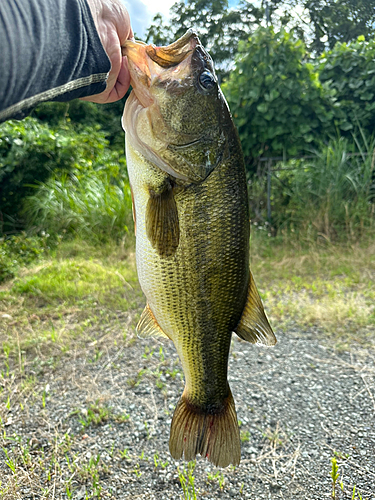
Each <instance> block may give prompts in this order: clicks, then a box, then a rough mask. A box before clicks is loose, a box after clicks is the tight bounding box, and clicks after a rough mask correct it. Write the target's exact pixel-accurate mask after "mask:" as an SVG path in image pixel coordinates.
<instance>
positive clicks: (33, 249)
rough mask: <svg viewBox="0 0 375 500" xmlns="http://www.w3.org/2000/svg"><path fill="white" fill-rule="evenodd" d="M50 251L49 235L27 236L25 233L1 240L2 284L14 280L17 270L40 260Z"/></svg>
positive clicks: (0, 263)
mask: <svg viewBox="0 0 375 500" xmlns="http://www.w3.org/2000/svg"><path fill="white" fill-rule="evenodd" d="M48 250H49V235H43V236H41V237H38V236H34V237H29V236H26V234H25V233H21V234H18V235H13V236H10V237H8V238H6V239H5V238H0V283H1V282H2V281H5V280H6V279H10V278H14V276H15V275H16V272H17V270H18V269H19V268H20V267H22V266H27V265H29V264H31V263H32V262H34V261H35V260H38V259H39V258H40V257H41V256H42V255H44V254H45V253H46V252H47V251H48Z"/></svg>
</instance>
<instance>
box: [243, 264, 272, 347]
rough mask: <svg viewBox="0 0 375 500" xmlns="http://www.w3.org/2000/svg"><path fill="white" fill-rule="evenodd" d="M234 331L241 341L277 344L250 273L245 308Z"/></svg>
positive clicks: (268, 344)
mask: <svg viewBox="0 0 375 500" xmlns="http://www.w3.org/2000/svg"><path fill="white" fill-rule="evenodd" d="M234 331H235V332H236V333H237V335H238V336H239V337H240V338H241V339H243V340H247V341H248V342H251V343H252V344H263V345H267V346H272V345H275V344H276V342H277V340H276V337H275V335H274V333H273V331H272V328H271V325H270V324H269V322H268V319H267V316H266V313H265V312H264V309H263V304H262V300H261V298H260V296H259V292H258V290H257V287H256V284H255V281H254V278H253V275H252V274H251V272H250V283H249V288H248V291H247V301H246V304H245V308H244V310H243V312H242V316H241V319H240V321H239V323H238V325H237V327H236V328H235V330H234Z"/></svg>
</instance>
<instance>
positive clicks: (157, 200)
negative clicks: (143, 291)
mask: <svg viewBox="0 0 375 500" xmlns="http://www.w3.org/2000/svg"><path fill="white" fill-rule="evenodd" d="M146 234H147V237H148V239H149V240H150V243H151V245H152V246H153V248H155V250H156V251H157V252H158V254H159V255H160V257H172V256H173V255H174V253H175V252H176V250H177V247H178V244H179V241H180V226H179V221H178V212H177V206H176V202H175V199H174V194H173V188H172V186H171V185H170V184H167V185H166V187H165V189H164V190H163V191H162V192H161V193H160V194H159V193H158V194H156V193H155V192H154V191H152V190H150V198H149V200H148V203H147V208H146Z"/></svg>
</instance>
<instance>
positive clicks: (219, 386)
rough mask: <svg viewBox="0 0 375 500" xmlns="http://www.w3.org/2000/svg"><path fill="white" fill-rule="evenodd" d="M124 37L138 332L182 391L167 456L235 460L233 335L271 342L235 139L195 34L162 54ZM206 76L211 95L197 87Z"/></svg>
mask: <svg viewBox="0 0 375 500" xmlns="http://www.w3.org/2000/svg"><path fill="white" fill-rule="evenodd" d="M127 44H128V46H129V49H128V52H126V50H125V54H128V58H129V69H130V74H131V78H132V86H133V88H134V90H133V92H132V94H131V96H130V97H129V99H128V101H127V103H126V107H125V111H124V118H123V123H124V128H125V130H126V156H127V166H128V171H129V180H130V184H131V188H132V193H133V200H134V216H135V223H136V261H137V270H138V278H139V282H140V285H141V287H142V290H143V292H144V294H145V296H146V298H147V306H146V308H145V310H144V312H143V313H142V316H141V319H140V322H139V324H138V327H137V329H138V331H139V332H140V333H141V334H161V335H166V336H167V337H168V338H169V339H171V340H172V341H173V343H174V345H175V347H176V350H177V353H178V355H179V357H180V360H181V363H182V367H183V371H184V375H185V389H184V392H183V394H182V396H181V399H180V401H179V403H178V404H177V407H176V410H175V412H174V416H173V419H172V424H171V436H170V451H171V454H172V456H173V457H174V458H177V459H178V458H180V457H181V456H182V455H184V458H185V459H186V460H191V459H192V458H194V457H195V455H197V454H201V455H203V456H205V457H207V458H208V459H209V460H210V461H211V462H213V463H214V464H215V465H218V466H227V465H229V464H230V463H233V464H238V463H239V460H240V439H239V430H238V425H237V417H236V411H235V406H234V401H233V397H232V394H231V391H230V388H229V384H228V381H227V371H228V356H229V349H230V343H231V336H232V332H233V331H236V332H237V333H238V335H239V336H240V337H241V338H243V339H245V340H248V341H250V342H258V343H263V344H266V345H272V344H274V343H275V342H276V339H275V337H274V335H273V332H272V329H271V327H270V326H269V323H268V321H267V319H266V317H265V315H264V311H263V306H262V304H261V300H260V297H259V294H258V292H257V290H256V287H255V284H254V281H253V279H252V277H251V274H250V270H249V231H250V226H249V211H248V198H247V185H246V177H245V169H244V161H243V156H242V151H241V146H240V143H239V139H238V134H237V132H236V129H235V127H234V125H233V122H232V119H231V116H230V113H229V110H228V108H227V104H226V102H225V99H224V97H223V95H222V93H221V91H220V89H219V87H218V85H217V83H215V85H214V82H216V79H215V76H214V69H213V65H212V61H211V60H210V58H209V56H208V54H207V53H205V51H204V49H203V47H202V46H201V44H200V42H199V39H198V38H197V36H196V35H195V34H194V33H193V32H188V33H187V34H186V35H185V37H182V38H181V39H180V40H178V41H177V42H175V43H174V44H172V45H171V46H168V47H164V48H160V49H159V48H155V47H153V46H145V45H144V44H139V45H137V43H136V42H127ZM150 47H151V48H150ZM125 49H126V47H125ZM168 54H169V55H168ZM152 57H153V58H154V59H152ZM163 58H166V59H163ZM162 60H163V61H164V62H163V63H161V61H162ZM174 60H175V61H176V63H175V62H174ZM140 68H142V71H143V72H145V73H147V74H146V77H143V76H142V75H141V76H140V72H141V71H140ZM200 71H205V81H209V82H210V92H208V91H207V92H205V91H204V89H203V90H202V88H200V87H199V83H197V78H198V79H199V74H200V73H199V72H200ZM209 71H211V72H212V73H210V72H209ZM210 75H211V77H212V78H211V77H210ZM145 82H146V83H145ZM211 89H213V90H211ZM207 148H208V149H207Z"/></svg>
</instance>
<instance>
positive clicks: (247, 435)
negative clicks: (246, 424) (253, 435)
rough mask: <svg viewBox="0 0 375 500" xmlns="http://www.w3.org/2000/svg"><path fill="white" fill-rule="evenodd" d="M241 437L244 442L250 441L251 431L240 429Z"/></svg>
mask: <svg viewBox="0 0 375 500" xmlns="http://www.w3.org/2000/svg"><path fill="white" fill-rule="evenodd" d="M240 438H241V441H242V442H243V443H247V442H248V441H250V431H242V430H241V431H240Z"/></svg>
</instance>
